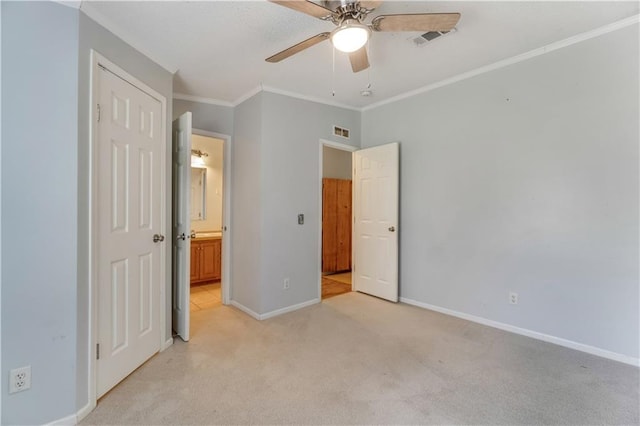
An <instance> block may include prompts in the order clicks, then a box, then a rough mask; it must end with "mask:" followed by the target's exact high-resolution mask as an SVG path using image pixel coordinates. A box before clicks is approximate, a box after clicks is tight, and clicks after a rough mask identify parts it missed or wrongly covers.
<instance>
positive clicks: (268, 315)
mask: <svg viewBox="0 0 640 426" xmlns="http://www.w3.org/2000/svg"><path fill="white" fill-rule="evenodd" d="M320 302H321V300H320V298H315V299H311V300H307V301H306V302H302V303H298V304H296V305H291V306H287V307H286V308H281V309H276V310H275V311H271V312H267V313H266V314H262V315H260V319H261V320H266V319H268V318H273V317H276V316H278V315H282V314H286V313H289V312H293V311H297V310H298V309H302V308H306V307H307V306H311V305H315V304H316V303H320Z"/></svg>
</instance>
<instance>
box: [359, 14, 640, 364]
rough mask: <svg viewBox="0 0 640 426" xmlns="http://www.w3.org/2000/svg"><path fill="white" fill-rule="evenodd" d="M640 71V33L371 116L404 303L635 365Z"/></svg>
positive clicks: (369, 133)
mask: <svg viewBox="0 0 640 426" xmlns="http://www.w3.org/2000/svg"><path fill="white" fill-rule="evenodd" d="M638 71H639V70H638V26H637V25H634V26H633V27H628V28H626V29H623V30H619V31H616V32H614V33H609V34H606V35H603V36H600V37H598V38H595V39H591V40H588V41H585V42H582V43H579V44H576V45H573V46H570V47H567V48H564V49H560V50H557V51H554V52H552V53H548V54H545V55H542V56H538V57H535V58H533V59H529V60H527V61H525V62H521V63H518V64H515V65H512V66H509V67H507V68H502V69H500V70H496V71H493V72H490V73H487V74H483V75H480V76H477V77H474V78H472V79H468V80H465V81H462V82H459V83H456V84H453V85H450V86H446V87H443V88H440V89H437V90H434V91H431V92H428V93H425V94H422V95H418V96H415V97H412V98H409V99H406V100H402V101H399V102H396V103H393V104H389V105H385V106H381V107H378V108H375V109H373V110H369V111H366V112H365V113H364V114H363V129H364V130H363V131H364V135H363V141H364V143H363V145H365V146H375V145H379V144H383V143H387V142H391V141H398V140H399V141H401V151H402V152H401V224H400V230H401V245H400V250H401V260H400V270H401V276H400V277H401V288H400V291H401V296H402V297H404V298H410V299H413V300H416V301H419V302H423V303H427V304H431V305H435V306H439V307H444V308H448V309H452V310H455V311H458V312H462V313H466V314H471V315H476V316H479V317H483V318H487V319H491V320H495V321H499V322H502V323H506V324H511V325H514V326H517V327H522V328H525V329H529V330H534V331H537V332H541V333H545V334H549V335H552V336H556V337H561V338H564V339H568V340H571V341H575V342H579V343H583V344H586V345H591V346H594V347H598V348H601V349H605V350H609V351H612V352H616V353H619V354H623V355H627V356H630V357H635V358H638V344H639V342H638V336H639V335H640V330H639V329H638V323H639V321H638V320H639V318H638V311H639V306H638V301H639V295H638V282H639V279H638V278H639V277H638V201H639V200H638V140H639V136H640V135H639V130H638V116H639V110H638V93H639V92H638V75H639V72H638ZM510 291H514V292H517V293H519V296H520V302H519V304H518V305H516V306H514V305H509V303H508V293H509V292H510Z"/></svg>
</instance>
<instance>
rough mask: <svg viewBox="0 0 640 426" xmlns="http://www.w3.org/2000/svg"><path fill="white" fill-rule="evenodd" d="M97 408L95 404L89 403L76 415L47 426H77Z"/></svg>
mask: <svg viewBox="0 0 640 426" xmlns="http://www.w3.org/2000/svg"><path fill="white" fill-rule="evenodd" d="M94 408H96V406H95V404H91V403H90V402H88V403H87V405H85V406H84V407H82V408H81V409H79V410H78V412H77V413H76V414H71V415H69V416H67V417H63V418H61V419H58V420H55V421H53V422H51V423H47V424H46V426H75V425H77V424H78V423H80V422H81V421H82V419H84V418H85V417H87V416H88V415H89V413H91V412H92V411H93V409H94Z"/></svg>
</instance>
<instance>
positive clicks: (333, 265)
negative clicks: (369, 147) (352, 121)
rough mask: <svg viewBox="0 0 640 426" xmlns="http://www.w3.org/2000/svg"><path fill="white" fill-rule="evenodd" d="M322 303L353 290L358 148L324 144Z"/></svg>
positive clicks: (322, 166) (322, 177)
mask: <svg viewBox="0 0 640 426" xmlns="http://www.w3.org/2000/svg"><path fill="white" fill-rule="evenodd" d="M321 150H322V152H321V182H322V183H321V194H322V199H321V256H320V273H321V276H320V295H321V297H322V299H328V298H330V297H335V296H339V295H341V294H345V293H348V292H350V291H351V290H352V279H351V266H352V244H351V238H352V211H351V210H352V207H351V204H352V181H351V176H352V169H353V167H352V164H351V161H352V160H351V157H352V151H353V150H355V148H354V147H351V146H348V145H342V144H335V143H330V142H327V141H321Z"/></svg>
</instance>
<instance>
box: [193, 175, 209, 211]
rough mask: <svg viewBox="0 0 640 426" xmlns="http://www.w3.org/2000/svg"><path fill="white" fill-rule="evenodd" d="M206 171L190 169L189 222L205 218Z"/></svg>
mask: <svg viewBox="0 0 640 426" xmlns="http://www.w3.org/2000/svg"><path fill="white" fill-rule="evenodd" d="M206 186H207V169H204V168H199V167H192V168H191V220H204V219H205V218H206V211H205V210H206V209H205V206H206V205H207V202H206V201H207V200H206V194H207V191H206Z"/></svg>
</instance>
